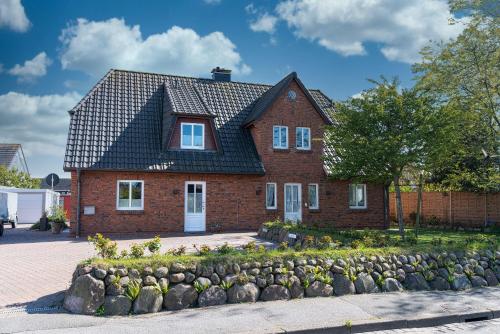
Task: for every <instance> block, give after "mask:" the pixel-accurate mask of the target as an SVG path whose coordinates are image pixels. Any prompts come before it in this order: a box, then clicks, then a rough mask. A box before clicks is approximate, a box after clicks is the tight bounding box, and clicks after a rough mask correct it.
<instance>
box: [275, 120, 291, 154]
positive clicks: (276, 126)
mask: <svg viewBox="0 0 500 334" xmlns="http://www.w3.org/2000/svg"><path fill="white" fill-rule="evenodd" d="M276 128H278V129H279V134H280V135H279V142H278V146H276V145H275V143H274V130H275V129H276ZM282 129H285V134H286V145H285V146H281V131H282ZM273 148H275V149H277V150H286V149H287V148H288V126H285V125H274V126H273Z"/></svg>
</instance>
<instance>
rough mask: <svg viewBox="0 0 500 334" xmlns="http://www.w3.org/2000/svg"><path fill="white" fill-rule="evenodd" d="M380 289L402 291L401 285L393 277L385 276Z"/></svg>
mask: <svg viewBox="0 0 500 334" xmlns="http://www.w3.org/2000/svg"><path fill="white" fill-rule="evenodd" d="M382 291H384V292H393V291H403V286H402V285H401V283H399V281H398V280H397V279H395V278H386V279H385V280H384V283H383V284H382Z"/></svg>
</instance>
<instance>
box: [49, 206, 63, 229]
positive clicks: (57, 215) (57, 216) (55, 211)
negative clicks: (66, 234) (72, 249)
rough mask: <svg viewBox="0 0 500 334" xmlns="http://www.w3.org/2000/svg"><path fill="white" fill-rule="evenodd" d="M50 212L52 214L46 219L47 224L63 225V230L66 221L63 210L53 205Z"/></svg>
mask: <svg viewBox="0 0 500 334" xmlns="http://www.w3.org/2000/svg"><path fill="white" fill-rule="evenodd" d="M50 210H51V211H52V214H51V215H50V216H48V217H47V219H48V220H49V222H54V223H58V224H63V225H64V228H66V227H67V225H66V220H67V219H66V211H65V210H64V208H63V207H61V206H59V205H54V206H53V207H51V208H50Z"/></svg>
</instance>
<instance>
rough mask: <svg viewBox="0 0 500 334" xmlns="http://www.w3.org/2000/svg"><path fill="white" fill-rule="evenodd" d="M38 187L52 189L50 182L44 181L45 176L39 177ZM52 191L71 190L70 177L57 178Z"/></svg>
mask: <svg viewBox="0 0 500 334" xmlns="http://www.w3.org/2000/svg"><path fill="white" fill-rule="evenodd" d="M40 189H52V188H51V186H50V184H47V182H45V178H43V179H40ZM54 191H71V179H63V178H60V179H59V183H58V184H57V185H56V186H54Z"/></svg>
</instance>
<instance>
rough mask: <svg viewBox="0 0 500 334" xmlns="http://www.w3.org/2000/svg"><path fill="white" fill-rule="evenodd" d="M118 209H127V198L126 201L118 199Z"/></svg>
mask: <svg viewBox="0 0 500 334" xmlns="http://www.w3.org/2000/svg"><path fill="white" fill-rule="evenodd" d="M118 207H120V208H128V198H127V199H119V200H118Z"/></svg>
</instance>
